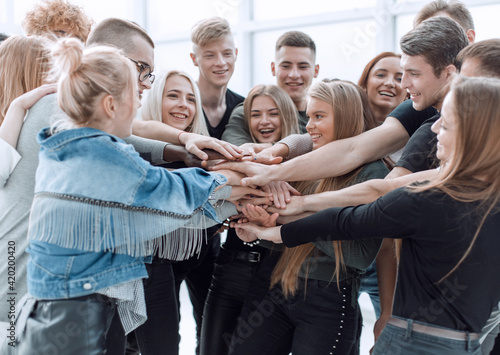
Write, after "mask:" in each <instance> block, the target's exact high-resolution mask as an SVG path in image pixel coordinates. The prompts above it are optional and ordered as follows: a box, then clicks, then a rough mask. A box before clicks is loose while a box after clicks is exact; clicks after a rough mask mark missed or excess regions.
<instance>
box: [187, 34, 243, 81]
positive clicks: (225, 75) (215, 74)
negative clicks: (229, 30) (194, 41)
mask: <svg viewBox="0 0 500 355" xmlns="http://www.w3.org/2000/svg"><path fill="white" fill-rule="evenodd" d="M237 55H238V49H236V47H235V45H234V40H233V36H232V35H225V36H222V37H220V38H218V39H217V40H215V41H213V42H210V43H208V44H205V45H203V46H198V45H194V47H193V53H191V59H192V60H193V64H194V65H195V66H197V67H198V68H199V69H200V77H199V80H200V81H205V82H206V83H208V84H209V85H211V86H215V87H222V86H226V85H227V84H228V83H229V80H230V79H231V76H233V72H234V64H235V62H236V56H237Z"/></svg>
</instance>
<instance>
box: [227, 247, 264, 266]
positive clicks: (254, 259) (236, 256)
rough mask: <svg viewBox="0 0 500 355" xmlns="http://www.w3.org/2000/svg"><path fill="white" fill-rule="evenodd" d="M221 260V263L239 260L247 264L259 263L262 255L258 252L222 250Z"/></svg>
mask: <svg viewBox="0 0 500 355" xmlns="http://www.w3.org/2000/svg"><path fill="white" fill-rule="evenodd" d="M219 259H220V262H230V261H233V260H238V261H244V262H247V263H258V262H260V260H261V253H260V252H258V251H243V250H227V249H224V248H221V250H220V254H219Z"/></svg>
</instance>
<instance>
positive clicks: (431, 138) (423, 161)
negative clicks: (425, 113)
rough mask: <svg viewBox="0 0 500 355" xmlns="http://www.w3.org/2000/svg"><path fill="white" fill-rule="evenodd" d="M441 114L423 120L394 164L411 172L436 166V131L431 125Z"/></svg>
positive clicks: (437, 161) (437, 162)
mask: <svg viewBox="0 0 500 355" xmlns="http://www.w3.org/2000/svg"><path fill="white" fill-rule="evenodd" d="M439 117H441V115H440V114H439V113H437V114H436V115H434V116H433V117H431V118H429V119H428V120H427V121H425V122H424V123H423V124H422V125H421V126H420V127H419V128H418V129H417V131H416V132H415V133H414V134H413V135H412V136H411V137H410V140H409V141H408V143H406V146H405V149H404V151H403V154H402V155H401V158H399V160H398V162H397V163H396V166H400V167H402V168H405V169H408V170H410V171H411V172H412V173H416V172H418V171H423V170H428V169H433V168H436V167H437V166H438V165H439V160H438V159H437V157H436V144H437V139H436V133H434V132H432V130H431V127H432V125H433V124H434V122H436V121H437V120H438V119H439Z"/></svg>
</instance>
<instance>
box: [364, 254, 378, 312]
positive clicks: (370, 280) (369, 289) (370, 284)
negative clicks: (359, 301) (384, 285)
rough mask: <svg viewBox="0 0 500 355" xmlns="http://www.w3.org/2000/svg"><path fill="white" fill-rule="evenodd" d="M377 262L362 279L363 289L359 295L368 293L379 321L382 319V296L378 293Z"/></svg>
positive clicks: (367, 270)
mask: <svg viewBox="0 0 500 355" xmlns="http://www.w3.org/2000/svg"><path fill="white" fill-rule="evenodd" d="M375 265H376V262H375V260H374V261H373V262H372V264H371V265H370V266H369V267H368V269H366V271H365V273H364V274H363V277H362V278H361V287H360V289H359V293H361V292H366V293H367V294H368V296H370V301H372V305H373V309H374V310H375V315H376V316H377V319H379V318H380V296H379V292H378V279H377V268H376V266H375Z"/></svg>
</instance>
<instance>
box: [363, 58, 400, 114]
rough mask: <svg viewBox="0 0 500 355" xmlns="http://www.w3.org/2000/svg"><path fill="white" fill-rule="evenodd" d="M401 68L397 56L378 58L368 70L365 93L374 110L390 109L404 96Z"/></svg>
mask: <svg viewBox="0 0 500 355" xmlns="http://www.w3.org/2000/svg"><path fill="white" fill-rule="evenodd" d="M402 77H403V70H402V69H401V66H400V60H399V58H398V57H386V58H382V59H381V60H379V61H378V62H377V63H376V64H375V65H374V66H373V68H372V69H371V70H370V74H369V75H368V80H367V82H366V93H367V95H368V99H369V100H370V106H371V107H373V108H374V111H375V112H376V111H392V110H393V109H395V108H396V106H398V105H399V104H400V103H401V102H403V100H404V98H405V97H406V92H405V90H403V88H402V87H401V78H402Z"/></svg>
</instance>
